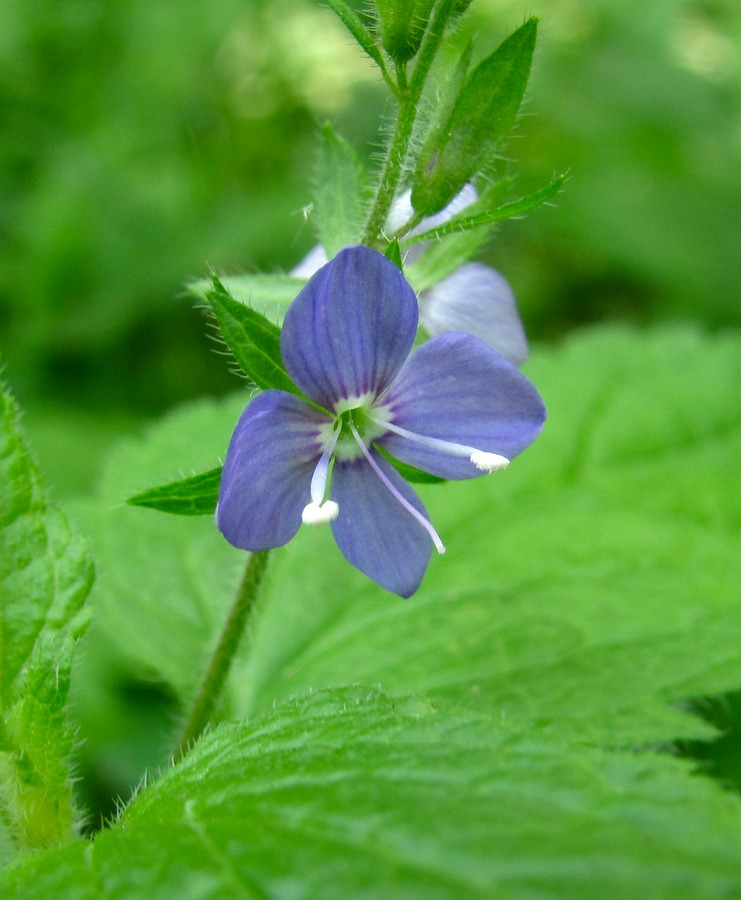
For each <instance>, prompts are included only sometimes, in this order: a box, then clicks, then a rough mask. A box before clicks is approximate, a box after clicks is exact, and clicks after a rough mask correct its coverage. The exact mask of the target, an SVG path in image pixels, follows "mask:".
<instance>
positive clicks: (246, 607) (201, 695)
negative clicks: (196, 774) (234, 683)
mask: <svg viewBox="0 0 741 900" xmlns="http://www.w3.org/2000/svg"><path fill="white" fill-rule="evenodd" d="M267 561H268V551H267V550H266V551H263V552H262V553H251V554H250V557H249V559H248V561H247V566H246V568H245V570H244V575H243V576H242V581H241V582H240V585H239V589H238V591H237V596H236V597H235V600H234V605H233V606H232V609H231V612H230V613H229V617H228V619H227V620H226V623H225V625H224V628H223V630H222V632H221V637H220V638H219V642H218V644H217V645H216V649H215V650H214V652H213V655H212V657H211V662H210V664H209V667H208V669H207V670H206V674H205V676H204V678H203V681H202V682H201V687H200V689H199V691H198V694H197V695H196V700H195V703H194V704H193V708H192V709H191V711H190V715H189V716H188V719H187V720H186V723H185V726H184V727H183V732H182V735H181V737H180V741H179V743H178V746H177V750H176V751H175V754H174V761H175V762H177V761H178V760H180V759H181V758H182V757H183V756H184V755H185V754H186V753H187V752H188V749H189V747H190V746H191V744H193V742H194V741H195V740H197V739H198V738H199V737H200V736H201V735H202V734H203V732H204V731H205V730H206V727H207V726H208V724H209V723H210V722H211V719H212V716H213V712H214V709H215V708H216V704H217V703H218V701H219V700H220V699H221V693H222V691H223V689H224V684H225V683H226V679H227V676H228V675H229V671H230V670H231V667H232V662H233V661H234V656H235V654H236V652H237V648H238V647H239V643H240V641H241V639H242V635H243V634H244V630H245V626H246V625H247V621H248V619H249V617H250V613H251V612H252V610H253V609H254V606H255V600H256V598H257V594H258V592H259V590H260V586H261V584H262V581H263V577H264V575H265V569H266V567H267Z"/></svg>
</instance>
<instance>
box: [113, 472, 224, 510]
mask: <svg viewBox="0 0 741 900" xmlns="http://www.w3.org/2000/svg"><path fill="white" fill-rule="evenodd" d="M220 481H221V466H217V467H216V468H215V469H209V470H208V472H202V473H201V474H200V475H192V476H191V477H190V478H182V479H180V480H179V481H170V482H169V483H168V484H163V485H160V486H159V487H153V488H149V489H148V490H146V491H142V492H141V493H139V494H135V495H134V496H133V497H129V499H128V500H127V501H126V502H127V503H128V504H129V505H130V506H145V507H147V508H148V509H157V510H159V511H160V512H167V513H173V514H174V515H176V516H208V515H213V514H214V511H215V510H216V501H217V500H218V498H219V483H220Z"/></svg>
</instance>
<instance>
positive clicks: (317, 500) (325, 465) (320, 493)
mask: <svg viewBox="0 0 741 900" xmlns="http://www.w3.org/2000/svg"><path fill="white" fill-rule="evenodd" d="M339 436H340V429H339V428H335V430H334V432H333V433H332V437H331V438H330V441H329V443H328V444H327V446H326V447H325V448H324V452H323V453H322V455H321V456H320V457H319V462H318V463H317V464H316V468H315V469H314V474H313V475H312V476H311V486H310V488H309V490H310V493H311V503H312V504H313V505H314V506H321V505H322V502H323V500H324V497H325V495H326V493H327V479H328V478H329V464H330V462H331V461H332V454H333V453H334V448H335V446H336V445H337V438H338V437H339ZM333 518H334V517H333Z"/></svg>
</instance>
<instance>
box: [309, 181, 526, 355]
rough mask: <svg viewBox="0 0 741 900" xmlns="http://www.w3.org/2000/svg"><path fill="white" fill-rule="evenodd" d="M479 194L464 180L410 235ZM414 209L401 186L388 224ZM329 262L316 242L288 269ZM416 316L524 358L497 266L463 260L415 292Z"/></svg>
mask: <svg viewBox="0 0 741 900" xmlns="http://www.w3.org/2000/svg"><path fill="white" fill-rule="evenodd" d="M476 199H477V194H476V189H475V188H474V187H473V185H472V184H467V185H465V187H464V188H463V189H462V190H461V192H460V193H459V194H458V195H457V196H456V197H454V198H453V200H452V201H451V202H450V204H449V205H448V206H447V207H446V208H445V209H444V210H442V211H441V212H439V213H436V214H435V215H434V216H429V217H428V218H426V219H423V220H422V221H421V222H420V223H419V225H417V226H416V227H415V228H413V229H411V231H410V232H409V234H410V235H416V234H422V233H423V232H425V231H429V230H430V229H431V228H435V227H437V226H438V225H442V224H443V223H445V222H447V221H448V220H449V219H452V218H453V216H455V215H457V214H458V213H460V212H462V211H463V210H464V209H465V208H466V207H467V206H470V205H471V204H472V203H473V202H474V201H475V200H476ZM413 215H414V210H413V208H412V201H411V191H405V192H404V193H403V194H401V195H400V196H399V197H397V199H396V201H395V202H394V204H393V206H392V208H391V211H390V213H389V217H388V220H387V222H386V227H387V229H388V232H389V233H390V234H394V233H395V232H397V231H399V230H400V229H402V228H403V227H404V225H405V224H406V223H407V222H409V221H410V220H411V218H412V216H413ZM424 248H425V244H424V243H420V244H414V245H413V246H412V247H411V248H410V249H409V250H408V251H407V254H406V259H405V263H406V264H407V265H410V264H411V263H413V262H414V260H415V259H416V258H418V257H419V255H420V254H421V253H424ZM326 262H327V254H326V253H325V252H324V248H323V247H322V246H321V245H317V246H316V247H314V248H313V249H312V250H310V251H309V253H308V254H307V255H306V256H305V257H304V258H303V259H302V260H301V262H300V263H299V264H298V265H297V266H296V267H295V268H294V269H293V270H292V271H291V274H292V275H295V276H296V277H297V278H310V277H311V276H312V275H313V274H314V272H316V271H317V269H318V268H319V267H320V266H323V265H324V264H325V263H326ZM419 307H420V319H421V321H422V325H423V326H424V327H425V329H426V331H427V332H428V333H429V334H430V335H433V336H434V335H438V334H444V333H445V332H447V331H467V332H468V333H469V334H472V335H474V336H475V337H477V338H480V339H481V340H482V341H484V342H485V343H487V344H488V345H489V346H490V347H493V348H494V349H495V350H496V351H498V352H499V353H501V354H502V356H504V357H505V359H508V360H509V361H510V362H511V363H514V364H515V365H516V366H521V365H522V364H523V363H524V362H525V360H526V359H527V352H528V347H527V338H526V336H525V329H524V328H523V325H522V320H521V319H520V314H519V312H518V311H517V303H516V301H515V295H514V293H513V292H512V288H511V287H510V285H509V282H508V281H507V279H506V278H505V277H504V276H503V275H501V274H500V273H499V272H497V271H496V269H492V268H491V266H487V265H484V264H483V263H477V262H470V263H464V264H463V265H462V266H460V267H459V268H458V269H456V270H455V271H454V272H453V273H452V274H451V275H448V276H447V277H446V278H443V279H442V280H441V281H439V282H438V283H437V284H435V285H433V286H432V287H431V288H428V289H427V290H424V291H422V292H421V293H420V295H419Z"/></svg>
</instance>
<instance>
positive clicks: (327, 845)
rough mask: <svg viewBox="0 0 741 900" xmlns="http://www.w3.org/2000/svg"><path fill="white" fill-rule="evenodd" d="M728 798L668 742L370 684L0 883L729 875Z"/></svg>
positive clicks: (304, 889) (532, 888)
mask: <svg viewBox="0 0 741 900" xmlns="http://www.w3.org/2000/svg"><path fill="white" fill-rule="evenodd" d="M740 826H741V800H740V799H739V798H738V797H735V796H733V795H729V794H727V793H724V792H722V791H721V790H719V789H717V788H715V787H714V786H713V785H712V784H711V783H710V782H709V781H707V780H705V779H702V778H698V777H697V776H694V775H692V774H691V772H690V771H689V768H688V767H687V766H685V765H683V764H681V763H680V762H679V761H677V760H674V759H671V758H669V757H663V758H660V757H656V756H654V755H652V754H644V755H637V754H621V753H614V752H613V753H607V752H604V751H600V750H598V749H595V748H592V747H588V746H566V745H564V744H561V743H559V742H558V741H557V740H555V739H554V738H553V736H552V735H548V734H547V733H544V732H543V731H542V730H540V729H534V730H530V731H517V730H514V729H513V728H512V727H511V726H509V725H508V724H507V723H506V722H503V721H500V720H492V719H489V718H487V717H484V716H475V715H466V714H450V713H440V712H435V711H434V709H433V708H432V707H431V706H430V705H429V704H426V703H424V702H420V701H417V700H413V699H412V700H408V699H403V698H397V699H390V698H388V697H386V696H384V695H383V694H381V693H379V692H378V691H376V690H373V689H370V688H362V687H357V688H350V689H345V690H342V691H335V692H328V693H318V694H314V695H312V696H308V697H305V698H301V699H300V700H297V701H293V702H291V703H288V704H285V705H283V706H282V707H281V708H280V709H278V710H276V711H274V712H271V713H270V714H269V715H268V716H267V717H266V718H264V719H261V720H258V721H255V722H253V723H251V724H246V725H245V724H240V725H227V726H223V727H221V728H219V729H217V730H216V731H215V732H213V733H211V734H209V735H207V736H206V738H205V739H204V740H202V741H201V742H200V744H199V745H198V747H197V748H196V749H195V750H194V751H193V752H192V753H191V754H189V756H188V757H187V758H186V760H185V761H184V763H183V764H182V765H179V766H177V767H176V768H174V769H171V770H169V771H168V772H166V773H165V775H164V776H163V777H162V778H161V779H160V780H159V782H157V783H155V784H154V785H151V786H150V787H149V788H148V789H147V790H146V791H145V792H143V793H141V794H140V795H139V796H138V797H137V798H136V800H135V801H134V802H133V803H132V805H131V806H130V807H129V808H128V809H127V810H126V811H125V813H124V814H123V816H122V818H121V820H120V821H119V822H118V823H116V824H115V825H114V826H113V827H112V828H110V829H106V830H105V831H103V832H102V833H101V834H100V835H98V837H97V838H96V840H95V841H94V842H92V843H91V844H87V843H85V844H82V843H80V844H77V845H75V846H72V847H69V848H66V849H65V850H64V851H62V852H55V853H46V854H43V855H38V856H35V857H34V858H32V859H30V860H29V861H27V862H26V863H25V864H24V865H23V866H21V867H19V868H16V869H15V870H12V871H10V872H8V873H7V875H6V876H5V878H4V879H3V880H2V882H0V887H1V888H2V895H3V897H4V898H6V900H14V898H18V900H20V898H24V900H25V898H27V897H29V896H43V897H55V898H61V900H65V898H68V897H87V896H95V897H103V898H105V897H124V896H125V897H134V896H142V897H145V896H146V897H196V896H210V897H236V896H238V897H288V896H304V897H322V898H327V900H333V898H338V900H339V898H342V900H346V898H348V897H352V898H358V900H362V898H368V900H370V898H378V897H380V896H383V897H384V898H390V900H393V898H399V900H401V898H403V900H417V898H419V900H429V898H433V897H434V898H438V900H447V898H450V900H458V898H463V897H465V898H492V897H507V898H515V900H516V898H523V900H525V898H531V897H549V898H564V900H573V898H574V897H579V898H580V900H590V898H595V900H602V898H604V897H607V896H609V897H610V898H615V900H633V898H636V897H642V896H645V894H646V887H647V886H650V894H651V897H652V898H657V900H669V898H671V900H697V898H700V897H708V898H709V897H721V896H726V897H731V896H736V895H737V894H738V892H739V891H740V890H741V861H740V860H739V856H738V834H739V827H740Z"/></svg>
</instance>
